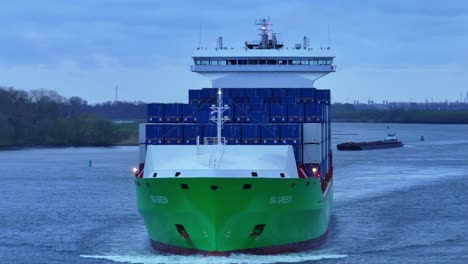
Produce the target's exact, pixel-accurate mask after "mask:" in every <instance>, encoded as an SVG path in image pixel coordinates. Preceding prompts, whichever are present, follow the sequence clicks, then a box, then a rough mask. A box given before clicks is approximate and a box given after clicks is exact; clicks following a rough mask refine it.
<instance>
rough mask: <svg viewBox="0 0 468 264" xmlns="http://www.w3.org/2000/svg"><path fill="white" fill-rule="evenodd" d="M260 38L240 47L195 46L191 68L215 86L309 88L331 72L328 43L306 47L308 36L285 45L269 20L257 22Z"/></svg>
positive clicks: (220, 44)
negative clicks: (278, 38)
mask: <svg viewBox="0 0 468 264" xmlns="http://www.w3.org/2000/svg"><path fill="white" fill-rule="evenodd" d="M257 24H258V25H261V26H262V27H261V28H260V31H261V32H262V33H261V34H260V35H261V37H262V39H261V41H257V42H255V41H252V42H246V43H245V47H244V48H241V49H233V48H227V47H224V46H223V43H222V38H221V37H220V38H219V39H218V46H217V48H215V49H211V50H209V49H204V48H198V49H197V50H196V51H195V52H194V54H193V56H192V57H193V65H192V67H191V70H192V71H193V72H196V73H199V74H201V75H203V76H205V77H207V78H209V79H210V80H211V82H212V87H215V88H233V87H235V88H313V87H314V81H315V80H317V79H319V78H321V77H323V76H324V75H326V74H328V73H330V72H334V71H335V70H336V66H335V65H333V59H334V56H333V54H332V52H331V49H330V47H322V48H310V47H309V39H308V38H307V37H304V39H303V43H302V44H300V43H299V44H295V45H294V46H293V47H285V46H284V45H283V44H282V43H279V42H278V41H277V40H276V35H275V33H272V31H271V27H270V26H271V23H270V22H269V20H266V19H262V20H260V23H257Z"/></svg>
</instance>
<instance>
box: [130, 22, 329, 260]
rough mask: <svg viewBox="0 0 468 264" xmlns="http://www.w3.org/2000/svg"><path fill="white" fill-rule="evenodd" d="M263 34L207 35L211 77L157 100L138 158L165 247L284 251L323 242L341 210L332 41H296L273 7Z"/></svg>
mask: <svg viewBox="0 0 468 264" xmlns="http://www.w3.org/2000/svg"><path fill="white" fill-rule="evenodd" d="M256 24H257V25H259V26H260V36H261V39H260V41H249V42H245V47H243V48H240V49H233V48H227V47H225V46H224V45H223V40H222V38H221V37H220V38H218V41H217V46H216V48H213V49H206V48H201V47H199V48H198V49H197V50H196V51H195V52H194V55H193V65H192V66H191V70H192V72H194V73H198V74H201V75H203V76H206V77H207V78H209V79H210V80H211V84H212V87H211V88H202V89H192V90H189V91H188V98H189V100H188V103H183V104H182V103H171V104H161V103H151V104H148V106H147V110H148V111H147V123H144V124H140V129H139V140H140V144H139V149H140V154H139V155H140V158H139V159H140V161H139V162H140V163H139V166H138V168H135V169H134V173H135V186H136V192H137V204H138V210H139V212H140V214H141V216H142V218H143V220H144V223H145V225H146V230H147V232H148V235H149V239H150V243H151V245H152V247H153V248H154V249H156V250H157V251H160V252H167V253H175V254H208V255H216V254H220V255H227V254H230V253H233V252H236V253H237V252H241V253H248V254H278V253H285V252H297V251H302V250H306V249H310V248H316V247H320V246H321V245H323V243H324V242H325V241H326V238H327V235H328V232H329V222H330V218H331V216H332V210H333V166H332V152H331V142H330V118H329V109H330V90H321V89H316V88H314V81H315V80H316V79H318V78H321V77H323V76H324V75H326V74H328V73H331V72H335V70H336V68H335V66H334V65H333V59H334V56H332V55H331V49H330V48H329V47H322V48H311V47H310V45H309V38H307V37H304V38H303V39H302V43H298V44H295V45H293V46H292V47H286V46H285V45H284V44H283V43H282V42H279V41H277V38H276V34H275V33H273V32H272V30H271V23H270V21H269V19H261V20H258V21H256Z"/></svg>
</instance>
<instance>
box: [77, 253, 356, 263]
mask: <svg viewBox="0 0 468 264" xmlns="http://www.w3.org/2000/svg"><path fill="white" fill-rule="evenodd" d="M80 257H82V258H93V259H102V260H110V261H114V262H120V263H132V264H209V263H216V264H268V263H277V262H282V263H298V262H304V261H314V260H322V259H338V258H345V257H347V255H340V254H332V253H330V254H325V253H322V254H314V253H291V254H283V255H264V256H257V255H245V254H232V255H230V256H228V257H217V256H202V255H193V256H179V255H156V254H155V255H80Z"/></svg>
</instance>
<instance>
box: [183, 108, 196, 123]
mask: <svg viewBox="0 0 468 264" xmlns="http://www.w3.org/2000/svg"><path fill="white" fill-rule="evenodd" d="M197 112H198V105H197V104H183V105H182V122H184V123H195V122H196V121H197Z"/></svg>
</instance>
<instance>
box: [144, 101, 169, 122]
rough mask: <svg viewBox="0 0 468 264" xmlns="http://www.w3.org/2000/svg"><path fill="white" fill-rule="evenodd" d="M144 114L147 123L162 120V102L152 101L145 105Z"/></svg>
mask: <svg viewBox="0 0 468 264" xmlns="http://www.w3.org/2000/svg"><path fill="white" fill-rule="evenodd" d="M146 116H147V121H148V123H163V122H164V120H165V119H164V104H160V103H152V104H147V105H146Z"/></svg>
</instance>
